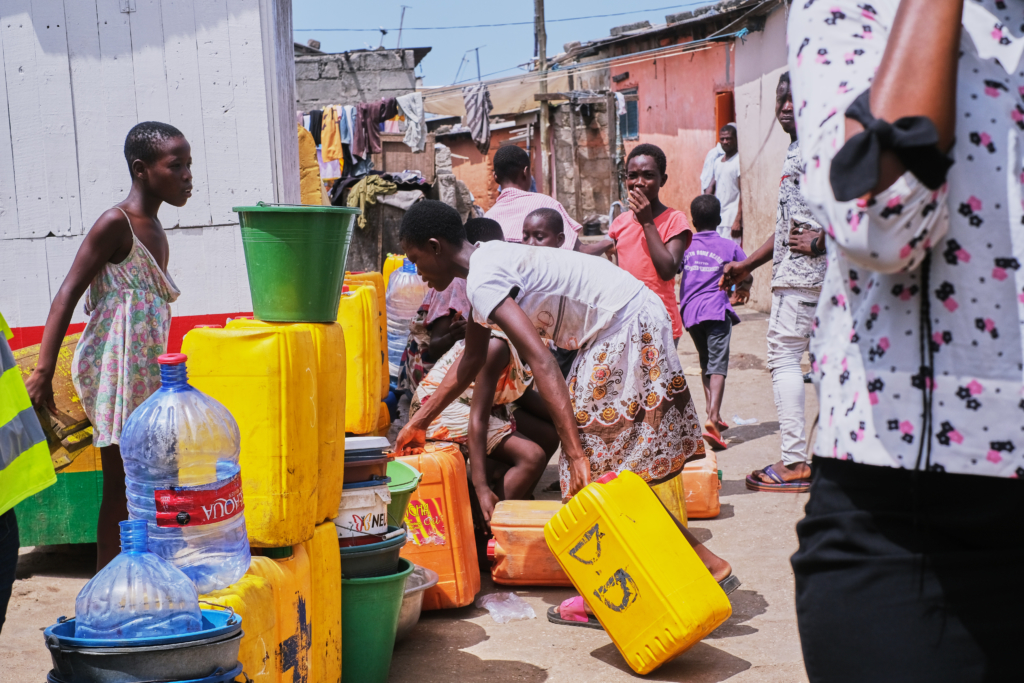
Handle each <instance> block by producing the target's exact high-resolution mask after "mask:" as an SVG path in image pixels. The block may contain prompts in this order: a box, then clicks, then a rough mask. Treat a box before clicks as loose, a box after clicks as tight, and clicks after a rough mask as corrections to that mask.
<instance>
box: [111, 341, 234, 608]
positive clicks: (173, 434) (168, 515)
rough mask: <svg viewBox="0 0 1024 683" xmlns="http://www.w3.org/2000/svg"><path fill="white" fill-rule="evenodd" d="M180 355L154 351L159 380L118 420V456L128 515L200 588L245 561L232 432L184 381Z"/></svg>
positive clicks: (229, 575) (222, 582)
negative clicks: (143, 526) (146, 529)
mask: <svg viewBox="0 0 1024 683" xmlns="http://www.w3.org/2000/svg"><path fill="white" fill-rule="evenodd" d="M186 359H187V356H185V354H182V353H167V354H164V355H162V356H160V357H159V358H158V359H157V362H158V363H159V364H160V380H161V387H160V389H158V390H157V391H156V392H155V393H154V394H153V395H152V396H150V397H149V398H147V399H146V400H145V401H144V402H143V403H142V405H140V406H139V407H138V408H137V409H136V410H135V412H133V413H132V414H131V417H129V418H128V421H127V422H126V423H125V425H124V429H123V430H122V432H121V457H122V459H123V460H124V473H125V484H126V488H127V494H128V516H129V518H131V519H141V520H145V521H147V522H148V523H149V536H150V541H149V545H150V549H151V550H152V552H154V553H156V554H157V555H159V556H160V557H162V558H164V559H165V560H167V561H168V562H170V563H172V564H173V565H175V566H176V567H178V568H179V569H181V570H182V571H183V572H185V574H186V575H187V576H188V577H189V578H190V579H192V582H193V583H195V585H196V588H198V589H199V592H200V593H208V592H210V591H213V590H217V589H219V588H225V587H227V586H230V585H231V584H233V583H234V582H235V581H237V580H238V579H240V578H242V576H243V575H244V574H245V570H246V569H248V568H249V542H248V539H247V537H246V533H245V517H244V516H243V514H242V510H243V501H242V479H241V473H240V469H239V466H238V454H239V444H240V437H239V433H238V425H237V424H236V423H235V420H234V418H233V417H231V413H229V412H228V411H227V409H226V408H225V407H224V406H223V405H221V404H220V403H218V402H217V401H215V400H214V399H212V398H210V397H209V396H207V395H206V394H204V393H202V392H200V391H198V390H197V389H195V388H194V387H192V386H191V385H190V384H189V383H188V373H187V371H186V369H185V360H186Z"/></svg>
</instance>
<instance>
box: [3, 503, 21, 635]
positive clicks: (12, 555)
mask: <svg viewBox="0 0 1024 683" xmlns="http://www.w3.org/2000/svg"><path fill="white" fill-rule="evenodd" d="M20 545H21V543H20V539H19V538H18V519H17V518H16V517H15V516H14V508H11V509H10V510H8V511H7V512H5V513H3V514H2V515H0V633H3V630H4V621H5V620H6V618H7V603H9V602H10V600H11V589H12V588H13V587H14V573H15V571H16V570H17V568H18V548H19V547H20Z"/></svg>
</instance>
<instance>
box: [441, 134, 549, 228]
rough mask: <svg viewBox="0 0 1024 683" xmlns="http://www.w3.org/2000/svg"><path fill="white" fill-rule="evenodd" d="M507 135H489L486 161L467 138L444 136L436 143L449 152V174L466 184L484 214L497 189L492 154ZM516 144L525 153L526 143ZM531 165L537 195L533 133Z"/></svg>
mask: <svg viewBox="0 0 1024 683" xmlns="http://www.w3.org/2000/svg"><path fill="white" fill-rule="evenodd" d="M510 131H511V129H502V130H496V131H494V132H492V133H491V148H490V150H489V151H488V153H487V157H486V158H485V157H484V155H482V154H481V153H480V150H478V149H477V148H476V145H475V144H474V143H473V140H472V139H471V138H470V137H469V135H468V134H463V135H453V136H450V137H449V136H446V137H443V138H440V139H439V140H438V142H441V143H442V144H444V145H447V146H448V148H449V149H451V150H452V171H453V172H454V173H455V177H456V178H458V179H459V180H461V181H462V182H464V183H466V187H468V188H469V191H470V192H472V193H473V198H474V199H476V203H477V205H478V206H480V208H482V209H483V210H484V211H487V210H488V209H490V208H491V207H492V206H494V201H495V200H496V199H497V198H498V185H497V184H496V183H495V182H494V154H495V152H497V151H498V147H500V146H501V144H502V143H503V142H504V141H506V140H508V139H509V138H510V137H511V136H512V135H511V132H510ZM516 144H518V145H519V146H520V147H522V148H523V149H524V150H525V149H526V143H525V142H519V143H516ZM456 154H458V155H460V156H463V157H468V159H460V158H458V157H456V156H455V155H456ZM530 161H531V163H532V165H533V177H534V178H536V179H537V186H538V191H539V189H540V170H541V169H540V136H539V134H538V133H537V132H536V131H535V132H534V135H533V140H532V141H531V143H530Z"/></svg>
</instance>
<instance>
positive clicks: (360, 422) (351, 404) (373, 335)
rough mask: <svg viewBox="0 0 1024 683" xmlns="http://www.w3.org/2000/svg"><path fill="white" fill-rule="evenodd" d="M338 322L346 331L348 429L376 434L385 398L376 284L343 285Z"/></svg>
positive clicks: (359, 432) (353, 432)
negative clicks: (374, 287) (382, 390)
mask: <svg viewBox="0 0 1024 683" xmlns="http://www.w3.org/2000/svg"><path fill="white" fill-rule="evenodd" d="M338 323H340V324H341V327H342V329H343V330H344V332H345V358H346V361H345V431H346V432H350V433H352V434H372V433H373V432H375V431H376V429H377V423H378V419H379V418H380V402H381V399H382V398H383V396H382V395H381V393H380V389H381V381H380V374H381V369H382V366H381V363H380V362H379V359H380V348H381V347H380V334H379V331H378V329H377V295H376V293H375V292H374V290H373V288H372V287H363V286H354V287H347V288H343V291H342V293H341V300H340V301H339V303H338ZM385 348H386V347H385Z"/></svg>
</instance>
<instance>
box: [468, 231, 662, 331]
mask: <svg viewBox="0 0 1024 683" xmlns="http://www.w3.org/2000/svg"><path fill="white" fill-rule="evenodd" d="M644 291H645V288H644V284H643V283H642V282H640V280H637V279H636V278H635V277H633V276H632V275H630V274H629V273H627V272H626V271H624V270H622V269H621V268H619V267H617V266H615V265H613V264H612V263H611V262H610V261H608V260H606V259H603V258H597V257H594V256H589V255H587V254H581V253H579V252H575V251H565V250H564V249H553V248H552V247H530V246H527V245H525V244H509V243H506V242H485V243H484V244H482V245H481V246H480V248H479V249H477V250H476V251H475V252H474V253H473V256H472V257H470V260H469V277H468V278H466V295H467V296H468V297H469V303H470V304H472V306H473V320H474V321H475V322H477V323H479V324H481V325H487V326H489V327H495V325H494V324H493V323H491V322H490V320H489V318H490V315H491V313H493V312H494V309H495V308H497V307H498V305H499V304H501V302H502V301H504V300H505V297H507V296H509V295H510V294H512V293H513V292H515V295H514V297H515V301H516V303H517V304H519V307H520V308H522V309H523V312H524V313H526V315H527V317H529V318H530V320H531V321H532V322H533V325H534V327H536V328H537V332H538V333H539V334H540V336H541V337H543V338H544V339H549V340H551V341H553V342H554V343H555V345H556V346H558V347H559V348H562V349H568V350H572V349H578V348H581V347H584V346H586V345H587V344H589V343H591V342H593V341H594V340H595V339H596V338H597V337H598V336H601V335H602V333H609V332H612V331H614V330H616V329H618V328H619V327H620V326H621V325H623V324H625V323H626V322H627V321H628V320H629V319H630V318H631V317H632V315H633V314H634V313H635V312H636V311H638V310H639V307H640V303H641V301H642V296H641V295H642V294H643V292H644Z"/></svg>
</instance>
